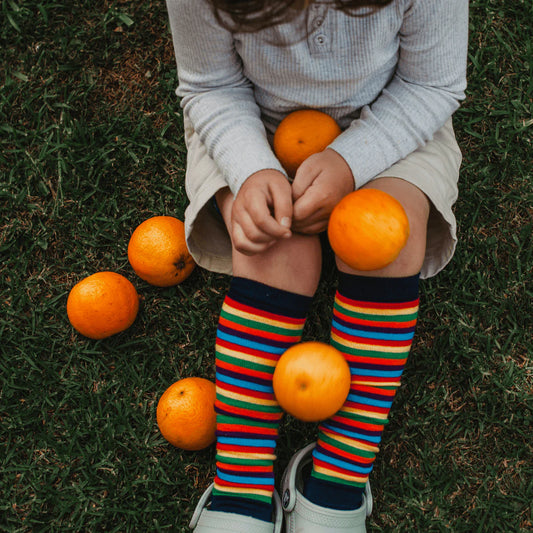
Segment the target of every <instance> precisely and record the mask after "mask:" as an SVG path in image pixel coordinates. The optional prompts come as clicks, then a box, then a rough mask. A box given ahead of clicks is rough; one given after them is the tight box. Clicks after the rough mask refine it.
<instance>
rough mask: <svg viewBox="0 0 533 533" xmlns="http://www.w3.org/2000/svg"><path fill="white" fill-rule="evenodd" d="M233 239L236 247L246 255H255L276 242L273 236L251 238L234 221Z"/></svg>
mask: <svg viewBox="0 0 533 533" xmlns="http://www.w3.org/2000/svg"><path fill="white" fill-rule="evenodd" d="M232 241H233V246H234V247H235V249H236V250H237V251H239V252H240V253H242V254H244V255H255V254H257V253H260V252H263V251H265V250H266V249H267V248H269V247H270V246H271V245H272V244H273V243H274V242H275V241H274V240H273V239H272V238H270V239H269V240H260V241H259V240H252V239H250V238H249V237H248V236H247V235H246V232H245V230H244V229H243V228H242V226H241V225H240V224H239V223H238V222H234V223H233V225H232Z"/></svg>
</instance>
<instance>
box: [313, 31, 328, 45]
mask: <svg viewBox="0 0 533 533" xmlns="http://www.w3.org/2000/svg"><path fill="white" fill-rule="evenodd" d="M315 43H316V44H318V45H320V46H323V45H324V44H325V43H326V36H325V35H322V34H320V35H317V36H316V37H315Z"/></svg>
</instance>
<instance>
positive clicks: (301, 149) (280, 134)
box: [274, 109, 341, 178]
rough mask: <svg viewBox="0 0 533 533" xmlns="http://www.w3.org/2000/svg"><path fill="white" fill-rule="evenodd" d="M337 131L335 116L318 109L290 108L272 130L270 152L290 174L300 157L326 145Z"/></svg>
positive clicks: (297, 164)
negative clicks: (291, 110)
mask: <svg viewBox="0 0 533 533" xmlns="http://www.w3.org/2000/svg"><path fill="white" fill-rule="evenodd" d="M340 133H341V129H340V128H339V126H338V124H337V123H336V122H335V120H334V119H333V118H332V117H330V116H329V115H327V114H326V113H323V112H322V111H317V110H314V109H302V110H300V111H294V112H292V113H290V114H289V115H287V116H286V117H285V118H284V119H283V120H282V121H281V122H280V124H279V126H278V127H277V129H276V131H275V133H274V153H275V154H276V157H277V158H278V159H279V161H280V163H281V164H282V166H283V168H284V169H285V170H286V171H287V174H288V175H289V176H290V177H291V178H293V177H294V175H295V174H296V170H297V169H298V167H299V166H300V165H301V164H302V163H303V161H305V160H306V159H307V158H308V157H309V156H310V155H313V154H316V153H317V152H321V151H322V150H324V149H326V148H327V147H328V145H329V144H330V143H331V142H332V141H333V140H334V139H335V137H337V135H339V134H340Z"/></svg>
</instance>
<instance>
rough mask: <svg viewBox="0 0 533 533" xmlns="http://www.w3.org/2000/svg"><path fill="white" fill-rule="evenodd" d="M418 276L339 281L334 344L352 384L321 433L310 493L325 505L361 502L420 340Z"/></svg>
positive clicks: (346, 277)
mask: <svg viewBox="0 0 533 533" xmlns="http://www.w3.org/2000/svg"><path fill="white" fill-rule="evenodd" d="M418 278H419V277H418V275H416V276H412V277H408V278H385V279H383V278H369V277H362V276H352V275H349V274H341V276H340V283H339V290H338V291H337V294H336V298H335V306H334V310H333V324H332V333H331V343H332V345H333V346H335V347H336V348H337V349H338V350H340V351H341V352H342V353H343V354H344V356H345V357H346V360H347V361H348V364H349V366H350V371H351V374H352V383H351V388H350V393H349V395H348V398H347V400H346V403H345V404H344V406H343V407H342V408H341V410H340V411H338V412H337V413H336V414H335V415H334V416H333V417H332V418H331V419H329V420H327V421H325V422H324V423H322V424H321V425H320V427H319V435H318V441H317V446H316V448H315V450H314V452H313V469H312V472H311V478H310V479H309V480H308V482H307V484H306V486H305V489H304V494H305V496H306V497H307V498H308V499H309V500H311V501H312V502H314V503H316V504H318V505H321V506H324V507H331V508H334V509H356V508H357V507H359V505H360V504H361V500H362V494H363V491H364V487H365V484H366V481H367V479H368V476H369V474H370V472H371V470H372V466H373V462H374V459H375V457H376V453H377V452H378V445H379V443H380V441H381V435H382V432H383V428H384V426H385V424H387V417H388V414H389V410H390V408H391V405H392V401H393V398H394V395H395V393H396V390H397V389H398V387H399V386H400V378H401V375H402V372H403V369H404V366H405V363H406V361H407V356H408V353H409V349H410V347H411V343H412V340H413V335H414V331H415V326H416V320H417V313H418Z"/></svg>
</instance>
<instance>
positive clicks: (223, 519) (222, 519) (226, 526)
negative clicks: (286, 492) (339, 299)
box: [189, 484, 283, 533]
mask: <svg viewBox="0 0 533 533" xmlns="http://www.w3.org/2000/svg"><path fill="white" fill-rule="evenodd" d="M212 491H213V484H211V485H209V487H208V488H207V490H206V491H205V492H204V493H203V495H202V497H201V498H200V501H199V502H198V505H197V506H196V509H195V510H194V513H193V515H192V518H191V521H190V523H189V527H190V528H191V529H193V530H194V533H281V525H282V523H283V511H282V509H281V502H280V499H279V496H278V493H277V492H276V491H274V496H273V503H274V521H273V522H272V523H269V522H265V521H264V520H259V519H258V518H253V517H251V516H244V515H241V514H237V513H224V512H222V511H210V510H209V499H210V498H211V492H212Z"/></svg>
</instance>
